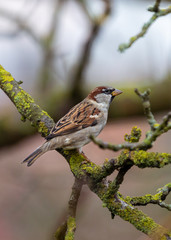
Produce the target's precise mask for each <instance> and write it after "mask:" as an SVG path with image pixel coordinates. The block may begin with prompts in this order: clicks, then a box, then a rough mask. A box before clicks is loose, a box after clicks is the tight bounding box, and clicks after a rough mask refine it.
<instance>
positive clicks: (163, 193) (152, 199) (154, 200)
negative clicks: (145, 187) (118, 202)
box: [125, 183, 171, 211]
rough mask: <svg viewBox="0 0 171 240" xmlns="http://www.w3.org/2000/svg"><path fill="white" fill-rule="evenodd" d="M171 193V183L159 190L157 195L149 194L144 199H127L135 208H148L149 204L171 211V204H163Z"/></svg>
mask: <svg viewBox="0 0 171 240" xmlns="http://www.w3.org/2000/svg"><path fill="white" fill-rule="evenodd" d="M170 191H171V183H168V184H166V185H165V186H164V187H162V188H159V189H158V190H157V193H156V194H155V195H151V194H147V195H145V196H142V197H132V198H130V197H126V198H125V199H126V200H128V199H129V202H130V203H131V204H132V205H134V206H146V205H147V204H150V203H151V204H158V205H159V206H160V207H162V208H166V209H167V210H169V211H171V204H167V203H165V202H163V201H164V200H165V199H166V197H167V196H168V195H169V193H170Z"/></svg>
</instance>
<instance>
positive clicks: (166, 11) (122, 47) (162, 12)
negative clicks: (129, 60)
mask: <svg viewBox="0 0 171 240" xmlns="http://www.w3.org/2000/svg"><path fill="white" fill-rule="evenodd" d="M169 13H171V6H169V7H168V8H166V9H160V10H159V11H158V12H156V13H154V14H153V16H152V17H151V18H150V20H149V21H148V22H146V23H145V24H144V25H143V27H142V29H141V31H140V32H139V33H138V34H136V35H135V36H133V37H131V38H130V39H129V42H128V43H123V44H120V45H119V47H118V50H119V51H120V52H124V51H125V50H126V49H127V48H130V47H131V46H132V44H133V43H134V42H136V41H137V40H138V39H139V38H141V37H143V36H144V35H145V34H146V33H147V31H148V29H149V28H150V27H151V25H152V24H153V23H154V22H155V21H156V19H158V18H159V17H163V16H165V15H167V14H169Z"/></svg>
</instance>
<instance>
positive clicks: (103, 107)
mask: <svg viewBox="0 0 171 240" xmlns="http://www.w3.org/2000/svg"><path fill="white" fill-rule="evenodd" d="M121 93H122V91H120V90H118V89H115V88H113V87H105V86H100V87H96V88H95V89H94V90H93V91H92V92H91V93H89V95H88V96H87V97H86V98H85V99H84V100H83V101H82V102H80V103H78V104H77V105H75V106H74V107H73V108H71V110H70V111H69V112H68V113H67V114H66V115H65V116H63V117H62V118H61V119H60V120H59V121H58V122H57V123H56V124H55V126H54V127H53V128H52V129H51V131H50V134H49V135H48V136H47V137H46V142H45V143H43V144H42V145H41V146H40V147H38V148H37V149H36V150H35V151H34V152H33V153H31V154H30V155H29V156H28V157H27V158H26V159H25V160H24V161H23V162H24V163H27V166H31V165H32V164H33V163H34V162H35V160H36V159H37V158H39V157H40V156H41V155H42V154H44V153H45V152H47V151H49V150H55V149H59V148H63V149H65V150H71V149H78V150H79V151H81V148H82V147H83V146H84V145H86V144H88V143H89V142H90V141H91V139H90V137H91V136H94V137H97V136H98V135H99V133H100V132H101V131H102V129H103V128H104V126H105V125H106V122H107V118H108V110H109V106H110V103H111V102H112V100H113V99H114V97H115V96H117V95H119V94H121Z"/></svg>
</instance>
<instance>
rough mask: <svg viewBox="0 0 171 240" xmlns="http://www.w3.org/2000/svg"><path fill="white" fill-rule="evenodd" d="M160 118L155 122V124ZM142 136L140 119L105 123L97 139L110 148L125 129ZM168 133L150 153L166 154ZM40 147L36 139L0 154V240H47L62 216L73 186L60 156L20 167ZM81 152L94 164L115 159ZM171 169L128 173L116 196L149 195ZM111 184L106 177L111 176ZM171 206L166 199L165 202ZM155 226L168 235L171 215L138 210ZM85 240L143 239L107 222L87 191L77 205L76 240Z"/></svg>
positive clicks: (170, 144) (90, 149)
mask: <svg viewBox="0 0 171 240" xmlns="http://www.w3.org/2000/svg"><path fill="white" fill-rule="evenodd" d="M163 114H164V113H162V114H159V115H158V116H157V118H158V119H161V117H162V116H163ZM134 125H136V126H138V127H140V128H141V129H142V131H143V134H144V133H145V131H146V130H148V124H147V122H146V119H145V117H142V118H135V117H133V118H127V119H124V120H117V121H115V122H113V123H108V125H107V126H106V127H105V129H104V130H103V131H102V133H101V134H100V136H99V138H101V139H103V140H104V141H109V142H113V143H115V144H117V143H121V142H123V138H124V134H125V133H130V131H131V128H132V127H133V126H134ZM170 139H171V131H170V132H168V133H166V134H164V135H162V136H161V137H160V138H159V139H158V140H157V141H156V143H155V144H154V147H153V149H152V151H158V152H170V153H171V140H170ZM42 143H43V139H42V138H41V137H40V136H39V135H36V136H33V137H30V138H28V139H25V140H22V141H21V142H19V143H16V144H15V145H13V146H10V147H5V148H3V149H0V166H1V167H0V192H1V197H0V239H1V240H23V239H24V240H30V239H32V240H39V239H41V240H49V239H52V238H53V233H54V232H55V229H56V228H57V226H58V225H59V224H60V223H61V222H62V221H63V219H64V217H65V215H66V209H67V202H68V199H69V196H70V192H71V187H72V184H73V180H74V178H73V176H72V173H71V172H70V170H69V167H68V165H67V163H66V161H65V160H64V159H63V157H62V156H60V154H58V153H56V152H55V151H51V152H48V153H46V154H45V155H43V156H42V157H41V158H40V159H39V160H38V161H37V162H36V163H35V164H34V165H33V166H32V167H30V168H27V167H26V165H24V164H23V165H21V164H20V163H21V161H22V160H23V159H24V158H25V157H26V156H27V155H28V154H30V153H31V152H32V151H33V150H34V149H35V148H36V147H38V146H39V145H41V144H42ZM84 152H85V153H86V154H87V156H88V157H89V158H90V159H91V160H92V161H93V162H95V163H98V164H101V163H103V162H104V160H105V158H109V159H110V158H112V157H114V156H116V155H117V154H118V153H113V152H110V151H108V150H105V151H104V150H101V149H99V148H98V147H97V146H95V145H94V144H93V143H91V144H89V145H87V146H85V147H84ZM170 172H171V166H166V167H164V168H163V169H143V170H142V169H138V168H136V167H134V168H133V169H131V170H130V171H129V172H128V174H127V175H126V177H125V181H124V184H123V185H122V186H121V189H120V191H121V193H122V194H124V195H125V196H126V195H130V196H133V195H134V196H135V195H137V196H138V195H143V194H146V193H155V190H156V189H157V188H159V187H162V186H163V185H165V184H167V183H168V182H170V175H171V174H170ZM111 178H112V176H111ZM167 202H171V197H169V198H168V199H167ZM141 209H142V210H143V211H144V212H146V213H147V214H148V215H149V216H151V217H153V219H154V220H155V221H157V222H158V223H160V224H164V225H165V226H167V227H168V228H170V229H171V213H170V212H168V211H167V210H165V209H161V208H160V207H158V206H153V205H148V206H147V207H141ZM87 239H90V240H91V239H98V240H104V239H119V240H122V239H127V240H129V239H130V240H131V239H138V240H144V239H147V238H146V236H145V235H144V234H142V233H141V232H139V231H137V230H136V229H135V228H134V227H133V226H132V225H131V224H129V223H127V222H125V221H123V220H122V219H120V218H119V217H117V216H116V217H115V218H114V220H112V219H111V216H110V213H109V211H108V210H107V209H106V208H103V207H102V202H101V201H100V200H99V199H98V198H97V197H96V195H95V194H93V193H91V192H90V191H89V189H88V188H87V187H84V188H83V192H82V195H81V198H80V201H79V206H78V212H77V231H76V240H87Z"/></svg>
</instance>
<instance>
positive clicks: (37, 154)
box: [22, 146, 44, 167]
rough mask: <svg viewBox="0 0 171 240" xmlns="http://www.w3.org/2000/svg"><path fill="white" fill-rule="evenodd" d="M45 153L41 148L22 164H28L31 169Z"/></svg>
mask: <svg viewBox="0 0 171 240" xmlns="http://www.w3.org/2000/svg"><path fill="white" fill-rule="evenodd" d="M43 153H44V151H43V150H42V146H41V147H39V148H37V149H36V150H35V151H34V152H33V153H31V154H30V155H29V156H28V157H27V158H25V159H24V161H23V162H22V163H27V166H28V167H30V166H31V165H32V164H33V163H34V162H35V161H36V159H37V158H39V157H40V156H41V155H42V154H43Z"/></svg>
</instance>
